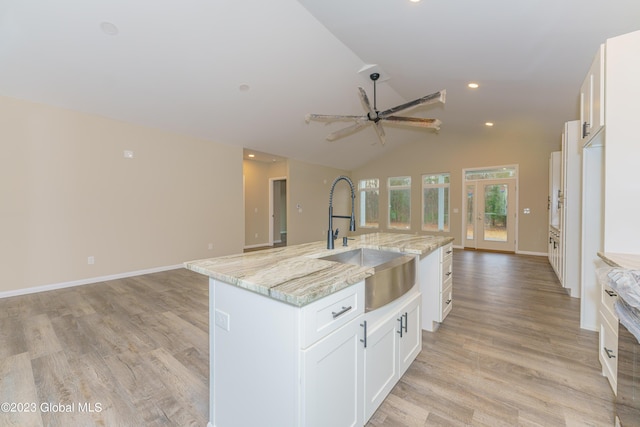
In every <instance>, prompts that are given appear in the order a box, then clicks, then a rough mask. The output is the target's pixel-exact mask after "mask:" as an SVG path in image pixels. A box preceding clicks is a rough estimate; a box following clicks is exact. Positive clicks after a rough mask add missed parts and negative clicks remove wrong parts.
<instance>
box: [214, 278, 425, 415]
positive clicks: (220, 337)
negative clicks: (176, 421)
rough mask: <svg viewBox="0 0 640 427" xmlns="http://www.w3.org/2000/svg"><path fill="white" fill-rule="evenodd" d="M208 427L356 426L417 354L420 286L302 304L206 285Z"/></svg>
mask: <svg viewBox="0 0 640 427" xmlns="http://www.w3.org/2000/svg"><path fill="white" fill-rule="evenodd" d="M209 298H210V311H211V312H210V358H211V365H210V423H209V425H210V426H215V427H228V426H254V425H255V426H258V425H264V426H279V427H288V426H291V427H299V426H318V427H326V426H363V425H364V424H365V423H366V420H367V419H368V418H369V417H370V416H371V414H373V412H375V410H376V408H377V407H378V406H379V405H380V403H382V401H383V400H384V399H385V397H386V396H387V394H388V393H389V391H390V390H391V388H392V387H393V386H394V385H395V384H396V382H397V381H398V380H399V379H400V377H401V376H402V374H403V373H404V372H405V371H406V370H407V368H408V367H409V365H410V364H411V362H413V360H414V359H415V358H416V356H417V355H418V353H419V352H420V350H421V349H422V334H421V327H420V326H421V319H420V316H421V310H420V304H421V294H420V292H419V290H418V286H414V287H413V288H412V289H411V290H410V291H409V292H408V293H406V294H405V295H403V296H402V297H400V298H398V299H397V300H395V301H393V302H392V303H389V304H387V305H385V306H383V307H381V308H378V309H376V310H374V311H371V312H368V313H365V312H364V281H362V282H360V283H358V284H355V285H352V286H350V287H348V288H346V289H343V290H341V291H338V292H336V293H334V294H332V295H330V296H327V297H325V298H322V299H320V300H318V301H315V302H313V303H311V304H309V305H306V306H304V307H301V308H300V307H295V306H293V305H289V304H285V303H282V302H279V301H276V300H274V299H271V298H268V297H266V296H263V295H259V294H257V293H254V292H250V291H247V290H244V289H240V288H238V287H236V286H233V285H230V284H227V283H224V282H219V281H216V280H214V279H211V280H210V286H209Z"/></svg>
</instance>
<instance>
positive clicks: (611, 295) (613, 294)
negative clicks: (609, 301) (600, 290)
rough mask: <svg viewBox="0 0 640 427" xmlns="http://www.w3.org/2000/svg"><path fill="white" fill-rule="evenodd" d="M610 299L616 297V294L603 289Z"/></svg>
mask: <svg viewBox="0 0 640 427" xmlns="http://www.w3.org/2000/svg"><path fill="white" fill-rule="evenodd" d="M604 291H605V292H606V293H607V294H608V295H609V296H610V297H617V296H618V294H616V293H615V292H613V291H612V290H609V289H605V290H604Z"/></svg>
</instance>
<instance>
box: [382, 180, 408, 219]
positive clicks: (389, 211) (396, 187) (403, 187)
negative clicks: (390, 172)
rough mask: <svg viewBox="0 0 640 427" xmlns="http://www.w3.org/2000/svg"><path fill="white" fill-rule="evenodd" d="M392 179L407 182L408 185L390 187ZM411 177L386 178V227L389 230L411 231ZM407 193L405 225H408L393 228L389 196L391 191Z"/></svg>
mask: <svg viewBox="0 0 640 427" xmlns="http://www.w3.org/2000/svg"><path fill="white" fill-rule="evenodd" d="M394 179H398V180H401V179H405V180H408V184H404V185H391V180H394ZM411 183H412V180H411V176H410V175H401V176H390V177H388V178H387V202H388V205H387V206H388V209H387V227H388V228H389V229H390V230H411ZM406 190H408V191H409V199H408V203H409V206H408V209H407V211H408V214H409V217H408V220H407V222H405V224H408V226H394V225H392V223H391V195H392V192H393V191H406Z"/></svg>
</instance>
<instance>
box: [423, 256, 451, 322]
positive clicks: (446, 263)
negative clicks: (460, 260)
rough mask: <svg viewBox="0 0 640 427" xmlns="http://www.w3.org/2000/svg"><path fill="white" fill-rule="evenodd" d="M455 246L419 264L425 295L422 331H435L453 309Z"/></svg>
mask: <svg viewBox="0 0 640 427" xmlns="http://www.w3.org/2000/svg"><path fill="white" fill-rule="evenodd" d="M452 255H453V246H452V244H451V243H449V244H447V245H445V246H442V247H440V248H439V249H436V250H435V251H433V252H431V253H430V254H428V255H426V256H425V257H424V258H423V259H421V260H420V262H419V263H418V283H419V284H420V292H422V295H423V301H422V329H426V330H427V331H432V332H433V331H435V330H437V329H438V327H439V326H440V323H442V322H443V321H444V319H445V318H446V317H447V315H448V314H449V312H450V311H451V309H452V308H453V256H452Z"/></svg>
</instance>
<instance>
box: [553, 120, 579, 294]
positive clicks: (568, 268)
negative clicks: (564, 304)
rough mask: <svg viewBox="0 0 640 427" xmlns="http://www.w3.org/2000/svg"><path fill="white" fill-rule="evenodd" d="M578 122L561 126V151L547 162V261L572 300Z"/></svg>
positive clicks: (575, 265)
mask: <svg viewBox="0 0 640 427" xmlns="http://www.w3.org/2000/svg"><path fill="white" fill-rule="evenodd" d="M581 167H582V146H581V144H580V122H579V121H578V120H574V121H571V122H567V123H565V124H564V129H563V132H562V151H557V152H553V153H551V157H550V160H549V250H548V254H549V262H550V263H551V265H552V266H553V269H554V271H555V272H556V275H557V276H558V280H559V281H560V283H561V284H562V286H563V287H564V288H565V289H566V290H567V293H568V294H569V295H571V296H572V297H579V296H580V234H581V230H580V212H581V199H582V197H581V190H580V183H581Z"/></svg>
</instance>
